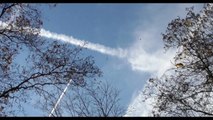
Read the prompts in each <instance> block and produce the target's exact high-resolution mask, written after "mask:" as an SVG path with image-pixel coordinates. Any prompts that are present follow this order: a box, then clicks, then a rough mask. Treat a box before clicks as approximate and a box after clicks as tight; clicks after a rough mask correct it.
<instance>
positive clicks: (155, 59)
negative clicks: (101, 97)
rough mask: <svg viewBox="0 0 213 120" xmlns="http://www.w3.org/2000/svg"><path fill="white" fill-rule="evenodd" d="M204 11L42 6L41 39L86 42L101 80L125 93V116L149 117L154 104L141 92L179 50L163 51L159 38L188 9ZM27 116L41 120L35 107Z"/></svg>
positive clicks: (163, 7) (158, 7)
mask: <svg viewBox="0 0 213 120" xmlns="http://www.w3.org/2000/svg"><path fill="white" fill-rule="evenodd" d="M191 6H194V7H195V9H196V11H199V10H201V8H202V7H203V4H168V3H167V4H162V3H161V4H154V3H152V4H148V3H137V4H136V3H123V4H122V3H116V4H115V3H114V4H113V3H111V4H109V3H108V4H106V3H105V4H101V3H90V4H82V3H81V4H76V3H75V4H69V3H66V4H58V5H57V6H56V7H51V8H49V7H48V6H46V5H42V6H40V7H39V8H40V9H41V11H42V20H43V28H42V31H41V36H42V37H44V38H46V39H48V40H53V39H56V40H59V41H65V42H66V43H67V44H70V45H71V46H72V45H79V44H81V43H82V42H87V43H88V44H87V46H86V48H87V50H84V51H83V55H85V56H88V55H92V56H93V57H94V60H95V63H96V65H97V66H98V67H99V68H100V69H101V70H102V71H103V77H101V78H99V79H102V80H107V81H110V82H112V83H113V86H114V87H117V88H118V89H120V90H121V96H120V98H121V104H122V105H124V106H125V108H126V114H125V116H147V115H149V111H150V109H151V105H150V104H151V102H149V103H143V102H141V98H142V97H143V96H142V95H141V94H140V93H141V91H142V90H143V87H144V85H145V84H146V81H147V80H148V79H149V78H150V77H153V76H161V75H162V74H163V72H164V71H165V70H166V69H167V68H171V67H174V66H173V65H172V64H171V61H172V60H173V59H172V58H173V57H174V54H175V49H174V50H170V51H167V52H165V50H164V49H163V41H162V36H161V33H164V32H165V30H166V27H167V25H168V23H169V22H170V21H171V20H172V19H175V18H177V17H178V16H180V17H182V18H183V17H185V15H186V11H185V8H186V7H191ZM25 109H26V112H25V115H27V116H40V115H43V113H42V112H40V111H39V110H37V109H35V108H34V106H33V105H25Z"/></svg>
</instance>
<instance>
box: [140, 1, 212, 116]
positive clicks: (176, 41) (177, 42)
mask: <svg viewBox="0 0 213 120" xmlns="http://www.w3.org/2000/svg"><path fill="white" fill-rule="evenodd" d="M187 10H188V13H187V15H186V18H184V19H181V18H177V19H174V20H172V22H171V23H169V24H168V27H167V31H166V33H165V34H163V40H164V42H165V48H166V49H169V48H172V47H177V48H178V52H177V54H176V56H175V57H174V59H175V66H176V68H172V69H169V70H167V71H166V73H165V74H164V75H163V76H162V77H161V78H151V79H150V80H149V82H148V84H147V85H146V87H145V90H144V95H145V96H146V98H150V97H154V98H155V100H156V102H155V104H154V107H153V115H154V116H213V104H212V102H213V99H212V98H213V89H212V84H213V39H212V38H213V5H212V4H205V5H204V7H203V10H201V11H200V13H198V14H196V13H195V12H194V11H193V7H192V8H188V9H187Z"/></svg>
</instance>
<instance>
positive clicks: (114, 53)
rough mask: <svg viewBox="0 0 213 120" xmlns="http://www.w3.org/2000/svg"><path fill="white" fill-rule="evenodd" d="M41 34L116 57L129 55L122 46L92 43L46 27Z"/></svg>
mask: <svg viewBox="0 0 213 120" xmlns="http://www.w3.org/2000/svg"><path fill="white" fill-rule="evenodd" d="M40 36H42V37H46V38H50V39H55V40H59V41H64V42H67V43H70V44H72V45H76V46H78V45H79V46H82V47H84V48H88V49H90V50H94V51H97V52H99V53H102V54H107V55H111V56H116V57H119V58H124V57H126V56H127V51H126V50H124V49H122V48H117V49H115V48H110V47H106V46H103V45H101V44H94V43H90V42H88V41H84V40H79V39H76V38H74V37H72V36H67V35H64V34H58V33H53V32H50V31H47V30H45V29H41V31H40Z"/></svg>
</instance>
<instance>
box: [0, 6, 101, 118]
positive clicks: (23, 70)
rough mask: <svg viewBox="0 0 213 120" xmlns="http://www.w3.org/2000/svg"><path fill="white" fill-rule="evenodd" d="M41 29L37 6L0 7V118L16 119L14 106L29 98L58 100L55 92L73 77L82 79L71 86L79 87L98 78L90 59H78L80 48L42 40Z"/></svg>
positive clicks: (98, 71) (98, 74)
mask: <svg viewBox="0 0 213 120" xmlns="http://www.w3.org/2000/svg"><path fill="white" fill-rule="evenodd" d="M41 27H42V20H41V12H40V11H39V9H38V8H37V6H36V4H24V3H1V4H0V51H1V52H0V115H1V116H6V115H15V112H16V111H15V110H14V107H13V106H14V105H15V106H21V103H22V102H27V101H28V100H29V99H30V98H31V97H32V95H37V96H38V97H37V98H38V99H39V100H41V99H44V98H45V96H46V95H47V94H48V95H50V96H49V97H51V96H52V97H53V96H57V95H56V94H55V91H57V90H61V89H62V88H64V86H65V85H66V84H67V83H68V81H69V79H71V78H72V77H73V75H74V74H75V76H76V74H77V75H79V76H81V78H84V79H83V81H82V79H81V81H79V79H78V78H77V79H76V80H75V82H74V83H73V85H75V86H81V87H84V86H85V85H86V81H87V80H90V79H93V78H94V77H96V76H100V75H101V71H100V70H99V69H98V67H97V66H95V64H94V60H93V58H92V57H91V56H88V57H83V56H81V55H80V52H81V50H82V48H81V47H80V46H79V47H76V48H72V47H70V46H69V45H67V44H64V43H60V42H57V41H48V40H45V39H42V38H41V37H39V33H40V29H41ZM33 99H34V98H33ZM49 99H51V98H49ZM20 110H21V109H20Z"/></svg>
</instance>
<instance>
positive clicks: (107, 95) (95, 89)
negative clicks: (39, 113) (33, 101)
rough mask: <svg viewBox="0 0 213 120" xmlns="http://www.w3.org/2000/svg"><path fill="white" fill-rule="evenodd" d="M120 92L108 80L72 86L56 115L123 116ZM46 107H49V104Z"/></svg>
mask: <svg viewBox="0 0 213 120" xmlns="http://www.w3.org/2000/svg"><path fill="white" fill-rule="evenodd" d="M119 93H120V92H119V90H118V89H116V88H114V87H113V86H112V85H111V84H110V83H109V82H107V81H104V82H102V81H90V84H88V85H87V86H85V87H70V90H69V92H67V93H66V96H65V97H64V99H63V100H62V101H61V103H60V105H59V107H58V108H57V110H56V112H55V113H54V116H57V117H59V116H72V117H77V116H78V117H110V116H111V117H119V116H122V115H124V112H125V109H124V107H123V106H121V105H120V98H119ZM52 101H56V100H52ZM45 107H46V108H47V106H45ZM45 107H44V108H45ZM44 108H43V109H44ZM46 110H47V111H50V110H48V109H46Z"/></svg>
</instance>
